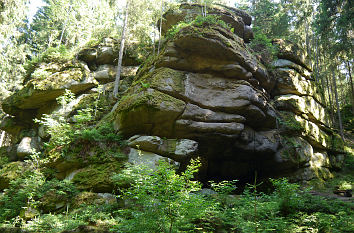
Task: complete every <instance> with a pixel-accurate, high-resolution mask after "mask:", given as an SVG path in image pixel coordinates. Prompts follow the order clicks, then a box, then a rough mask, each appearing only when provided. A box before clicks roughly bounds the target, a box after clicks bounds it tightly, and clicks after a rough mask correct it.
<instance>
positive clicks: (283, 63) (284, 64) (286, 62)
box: [272, 59, 311, 79]
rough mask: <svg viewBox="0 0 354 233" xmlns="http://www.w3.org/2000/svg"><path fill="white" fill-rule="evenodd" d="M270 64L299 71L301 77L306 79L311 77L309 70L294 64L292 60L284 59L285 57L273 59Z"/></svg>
mask: <svg viewBox="0 0 354 233" xmlns="http://www.w3.org/2000/svg"><path fill="white" fill-rule="evenodd" d="M272 65H273V66H274V67H275V68H289V69H293V70H295V71H296V72H297V73H299V74H300V75H301V76H302V77H305V78H306V79H311V72H309V71H308V70H307V69H305V68H303V67H301V66H300V65H297V64H295V63H294V62H292V61H289V60H285V59H278V60H275V61H274V62H273V64H272Z"/></svg>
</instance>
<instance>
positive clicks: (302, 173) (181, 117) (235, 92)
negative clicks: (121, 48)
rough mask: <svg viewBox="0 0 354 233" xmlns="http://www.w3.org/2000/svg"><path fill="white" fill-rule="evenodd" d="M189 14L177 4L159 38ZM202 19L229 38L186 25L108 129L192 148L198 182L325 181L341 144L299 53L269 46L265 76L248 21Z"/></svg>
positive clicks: (192, 8) (190, 8) (229, 14)
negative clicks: (272, 53)
mask: <svg viewBox="0 0 354 233" xmlns="http://www.w3.org/2000/svg"><path fill="white" fill-rule="evenodd" d="M199 8H200V6H198V5H195V4H182V5H181V7H180V9H178V10H174V11H168V12H167V13H166V14H165V15H164V20H163V23H162V31H163V32H166V31H167V30H168V29H170V28H172V26H173V25H174V24H176V23H178V22H179V21H181V20H183V19H185V18H188V17H190V18H193V17H196V15H198V14H199V12H200V9H199ZM211 14H213V15H218V16H220V19H222V20H224V21H225V22H227V23H228V24H230V25H233V28H234V29H235V31H230V30H228V29H226V28H223V27H222V25H218V24H213V25H210V24H209V25H208V24H203V25H202V26H201V25H198V24H193V23H192V24H190V25H188V26H186V27H183V28H182V29H180V30H179V31H178V32H175V34H174V36H173V38H171V39H170V40H168V41H167V42H166V43H165V46H164V48H163V49H162V51H161V53H160V54H159V56H157V57H156V58H154V59H152V60H151V61H150V62H149V63H146V64H145V65H144V67H143V68H142V69H141V70H140V71H139V73H138V75H137V76H136V77H135V79H134V82H133V84H132V86H131V87H130V88H129V90H128V91H127V93H126V94H125V95H124V96H123V97H122V99H121V100H120V101H119V102H118V103H117V105H116V107H115V108H114V113H113V115H114V119H115V120H114V121H115V127H116V129H118V130H119V131H121V132H123V133H124V134H125V135H126V136H127V137H128V136H133V135H136V134H139V135H142V134H143V135H150V136H158V137H160V138H164V137H165V138H177V139H190V140H194V141H196V142H197V143H198V156H200V157H201V158H202V161H203V168H202V172H201V173H202V175H204V177H205V178H207V179H211V178H213V179H224V178H228V179H231V178H238V179H244V180H247V179H248V178H250V177H252V176H253V175H254V173H255V171H257V172H258V175H259V176H261V177H268V176H278V175H288V176H290V177H292V178H293V179H295V180H297V179H299V180H304V179H305V180H306V179H312V178H313V177H315V176H319V177H322V178H328V177H329V176H330V172H329V170H330V169H336V168H337V167H338V163H339V164H340V161H341V160H342V158H343V157H342V155H341V154H342V153H343V142H342V140H341V139H340V138H339V137H338V135H337V134H335V133H334V132H333V131H332V129H331V128H330V124H329V122H328V119H329V118H328V116H327V112H326V109H325V108H324V106H323V104H322V102H321V95H320V93H319V92H318V90H317V89H316V87H315V85H314V83H313V80H312V78H311V72H312V70H311V68H310V65H309V64H308V62H307V60H306V54H305V53H304V51H303V50H302V49H301V48H300V47H299V46H296V45H294V44H292V43H290V42H288V41H283V40H277V41H274V43H275V44H277V45H278V48H279V51H278V55H277V56H278V59H277V60H275V61H274V62H273V64H272V66H273V67H274V69H272V71H271V72H269V71H267V69H266V68H265V66H264V64H262V63H261V62H260V61H259V60H258V59H257V58H256V57H255V56H254V55H253V54H252V53H251V52H250V48H249V47H248V46H247V45H246V44H245V42H247V41H248V40H249V39H250V38H249V37H245V32H244V31H245V28H247V30H250V28H249V27H248V26H249V25H250V23H251V20H250V19H251V17H250V16H248V15H247V14H246V13H244V12H240V11H238V10H232V9H226V8H224V9H219V8H215V9H212V10H211ZM247 35H251V33H248V34H247ZM267 65H271V64H267ZM155 152H156V151H155ZM193 156H196V154H194V155H193ZM182 162H183V161H182Z"/></svg>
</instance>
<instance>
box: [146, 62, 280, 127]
mask: <svg viewBox="0 0 354 233" xmlns="http://www.w3.org/2000/svg"><path fill="white" fill-rule="evenodd" d="M143 80H144V82H147V81H149V82H150V87H151V88H154V89H157V90H159V91H161V92H163V93H166V94H169V95H171V96H174V97H176V98H179V99H182V100H185V101H187V102H190V103H194V105H196V104H197V107H193V109H192V106H189V107H188V105H187V108H186V110H185V113H184V114H183V115H182V116H181V118H182V119H192V120H197V121H206V122H223V121H226V122H232V121H236V122H238V121H239V122H242V121H243V117H244V116H252V117H251V118H248V119H249V121H252V122H253V123H254V124H258V123H260V122H262V123H261V124H262V126H267V125H269V126H270V127H273V126H275V114H274V113H272V112H271V111H272V110H270V109H271V106H270V105H268V104H267V100H266V97H265V96H264V95H263V94H262V93H261V92H260V91H258V90H256V89H254V88H253V87H252V85H250V84H249V83H248V82H246V81H243V80H234V79H225V78H222V77H215V76H212V75H209V74H197V73H185V72H181V71H175V70H172V69H169V68H159V69H156V70H155V71H154V72H152V73H150V74H148V75H147V76H145V77H144V78H143ZM145 80H146V81H145ZM198 107H199V108H198ZM191 111H195V114H196V115H195V116H193V117H192V116H191V115H190V114H191ZM212 112H216V113H213V114H211V113H212ZM201 114H208V115H209V116H208V117H206V118H205V117H203V118H205V119H201V116H200V115H201ZM210 114H211V115H210ZM238 115H241V116H238ZM218 118H219V119H218ZM227 118H230V119H231V118H234V119H235V120H232V121H230V120H226V119H227ZM236 119H237V120H236ZM238 119H240V120H238ZM252 119H254V120H252Z"/></svg>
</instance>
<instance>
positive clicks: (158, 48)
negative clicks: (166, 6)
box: [157, 0, 163, 54]
mask: <svg viewBox="0 0 354 233" xmlns="http://www.w3.org/2000/svg"><path fill="white" fill-rule="evenodd" d="M162 15H163V0H161V17H160V30H159V46H158V47H157V54H159V53H160V47H161V31H162Z"/></svg>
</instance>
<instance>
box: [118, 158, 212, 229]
mask: <svg viewBox="0 0 354 233" xmlns="http://www.w3.org/2000/svg"><path fill="white" fill-rule="evenodd" d="M199 166H200V165H199V161H197V160H196V161H192V163H191V164H190V165H189V166H188V167H187V169H186V171H185V172H183V173H181V174H177V173H176V171H175V170H174V169H173V167H171V165H170V164H169V163H167V162H160V163H159V165H158V166H157V168H156V170H154V171H153V170H151V169H147V168H144V167H132V169H133V170H134V172H133V173H134V174H135V175H134V176H133V182H132V184H131V187H130V188H128V189H126V190H123V191H122V192H123V195H122V197H123V198H124V199H125V200H126V201H127V202H130V203H131V204H130V206H129V209H125V210H123V211H122V212H121V216H122V218H123V219H124V220H123V221H122V224H120V225H119V226H118V230H119V231H121V232H178V231H190V230H193V229H194V227H195V224H194V221H195V220H197V219H199V218H201V217H203V216H205V215H206V213H207V211H208V210H209V208H211V207H212V205H211V203H210V202H208V201H207V200H206V199H205V198H203V196H202V195H198V194H195V192H196V191H199V190H200V189H201V183H199V182H198V181H193V180H192V179H193V176H194V174H195V173H196V172H197V170H198V167H199Z"/></svg>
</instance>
